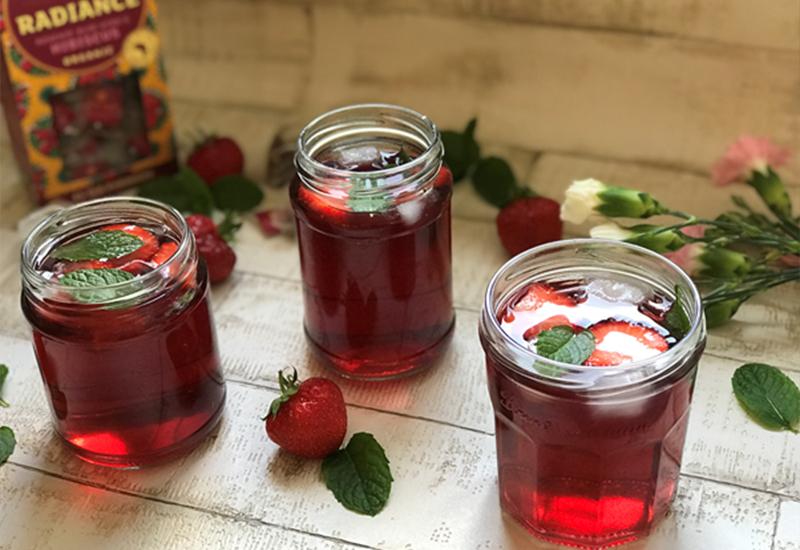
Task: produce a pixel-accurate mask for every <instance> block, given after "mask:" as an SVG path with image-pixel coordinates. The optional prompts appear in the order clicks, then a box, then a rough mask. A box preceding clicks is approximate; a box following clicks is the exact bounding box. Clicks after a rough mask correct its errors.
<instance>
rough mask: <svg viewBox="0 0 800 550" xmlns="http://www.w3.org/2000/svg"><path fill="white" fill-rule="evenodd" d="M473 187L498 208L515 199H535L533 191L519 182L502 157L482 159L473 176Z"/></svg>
mask: <svg viewBox="0 0 800 550" xmlns="http://www.w3.org/2000/svg"><path fill="white" fill-rule="evenodd" d="M472 185H473V187H474V188H475V191H476V192H477V193H478V195H480V197H481V198H482V199H483V200H485V201H486V202H488V203H489V204H493V205H495V206H497V207H498V208H503V207H504V206H506V205H507V204H508V203H510V202H511V201H513V200H514V199H518V198H520V197H533V196H535V195H534V193H533V191H531V190H530V189H528V188H527V187H522V186H520V185H519V183H518V182H517V178H516V176H514V171H513V170H511V165H509V164H508V162H506V161H505V160H503V159H501V158H500V157H487V158H484V159H481V161H480V162H479V163H478V165H477V166H476V167H475V173H474V174H472Z"/></svg>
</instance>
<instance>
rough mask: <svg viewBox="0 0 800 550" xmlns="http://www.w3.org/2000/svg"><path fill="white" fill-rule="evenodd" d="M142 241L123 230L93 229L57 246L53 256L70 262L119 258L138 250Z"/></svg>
mask: <svg viewBox="0 0 800 550" xmlns="http://www.w3.org/2000/svg"><path fill="white" fill-rule="evenodd" d="M143 244H144V241H142V239H140V238H139V237H137V236H136V235H131V234H130V233H126V232H124V231H119V230H113V231H95V232H94V233H90V234H89V235H86V236H85V237H81V238H80V239H78V240H77V241H73V242H71V243H68V244H65V245H63V246H60V247H58V248H57V249H56V250H55V252H53V257H54V258H56V259H58V260H67V261H70V262H83V261H86V260H102V259H105V258H121V257H122V256H125V255H126V254H130V253H131V252H135V251H136V250H138V249H139V248H140V247H141V246H142V245H143Z"/></svg>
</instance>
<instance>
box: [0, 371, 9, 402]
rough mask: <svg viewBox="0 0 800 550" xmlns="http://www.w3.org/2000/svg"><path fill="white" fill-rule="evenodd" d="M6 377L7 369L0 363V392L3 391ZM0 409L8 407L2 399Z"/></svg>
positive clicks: (0, 398)
mask: <svg viewBox="0 0 800 550" xmlns="http://www.w3.org/2000/svg"><path fill="white" fill-rule="evenodd" d="M6 377H8V367H7V366H6V365H4V364H2V363H0V392H2V391H3V384H5V383H6ZM0 407H8V402H6V401H5V400H4V399H3V398H2V397H0Z"/></svg>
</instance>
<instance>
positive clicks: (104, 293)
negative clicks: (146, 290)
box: [59, 269, 134, 304]
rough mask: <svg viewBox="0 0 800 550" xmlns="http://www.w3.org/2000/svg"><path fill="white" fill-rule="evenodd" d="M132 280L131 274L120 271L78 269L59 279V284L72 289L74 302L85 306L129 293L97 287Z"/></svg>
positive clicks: (124, 290)
mask: <svg viewBox="0 0 800 550" xmlns="http://www.w3.org/2000/svg"><path fill="white" fill-rule="evenodd" d="M133 278H134V276H133V275H132V274H131V273H128V272H127V271H123V270H121V269H78V270H75V271H71V272H69V273H67V274H66V275H64V276H63V277H61V279H59V282H61V284H63V285H66V286H68V287H72V289H73V290H72V295H73V296H74V297H75V299H76V300H78V301H81V302H84V303H87V304H96V303H99V302H107V301H109V300H113V299H115V298H119V297H121V296H125V295H126V294H129V293H130V289H121V288H98V287H107V286H109V285H114V284H117V283H124V282H127V281H130V280H131V279H133Z"/></svg>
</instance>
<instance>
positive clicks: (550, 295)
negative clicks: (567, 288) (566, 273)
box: [513, 283, 575, 311]
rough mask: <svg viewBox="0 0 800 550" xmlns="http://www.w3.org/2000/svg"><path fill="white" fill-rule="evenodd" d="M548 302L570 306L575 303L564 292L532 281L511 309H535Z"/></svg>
mask: <svg viewBox="0 0 800 550" xmlns="http://www.w3.org/2000/svg"><path fill="white" fill-rule="evenodd" d="M548 303H549V304H557V305H560V306H569V307H572V306H574V305H575V300H573V299H572V298H570V297H569V296H567V295H566V294H561V293H559V292H558V291H557V290H556V289H554V288H553V287H552V286H550V285H548V284H545V283H533V284H532V285H531V286H529V287H528V289H527V290H526V291H525V295H524V296H523V297H522V298H520V299H519V300H517V302H516V303H515V304H514V306H513V309H515V310H516V311H536V310H537V309H539V308H540V307H542V306H543V305H544V304H548Z"/></svg>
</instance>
